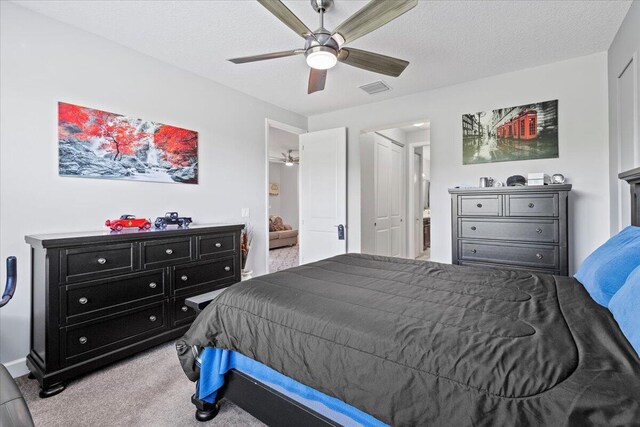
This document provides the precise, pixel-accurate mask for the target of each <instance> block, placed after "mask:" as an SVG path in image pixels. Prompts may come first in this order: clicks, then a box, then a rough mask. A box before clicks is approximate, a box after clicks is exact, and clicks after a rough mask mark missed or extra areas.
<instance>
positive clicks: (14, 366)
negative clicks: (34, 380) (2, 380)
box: [3, 357, 29, 378]
mask: <svg viewBox="0 0 640 427" xmlns="http://www.w3.org/2000/svg"><path fill="white" fill-rule="evenodd" d="M3 365H4V366H5V367H6V368H7V371H9V373H10V374H11V376H12V377H13V378H18V377H21V376H23V375H27V374H28V373H29V369H27V359H26V358H24V357H21V358H20V359H16V360H13V361H11V362H7V363H3Z"/></svg>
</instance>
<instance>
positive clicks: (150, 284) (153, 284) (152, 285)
mask: <svg viewBox="0 0 640 427" xmlns="http://www.w3.org/2000/svg"><path fill="white" fill-rule="evenodd" d="M156 286H158V285H157V284H156V282H151V283H149V287H150V288H151V289H155V288H156Z"/></svg>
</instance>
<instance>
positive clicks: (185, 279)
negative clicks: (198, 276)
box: [180, 274, 189, 282]
mask: <svg viewBox="0 0 640 427" xmlns="http://www.w3.org/2000/svg"><path fill="white" fill-rule="evenodd" d="M180 280H182V281H183V282H186V281H187V280H189V277H187V275H186V274H185V275H184V276H182V277H180Z"/></svg>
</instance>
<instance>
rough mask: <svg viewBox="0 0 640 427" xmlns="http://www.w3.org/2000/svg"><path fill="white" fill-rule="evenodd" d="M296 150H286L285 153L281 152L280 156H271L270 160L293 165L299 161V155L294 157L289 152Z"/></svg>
mask: <svg viewBox="0 0 640 427" xmlns="http://www.w3.org/2000/svg"><path fill="white" fill-rule="evenodd" d="M294 151H298V150H288V151H287V152H286V153H281V154H282V157H271V160H274V161H278V162H282V163H284V164H285V165H287V166H293V165H297V164H298V163H300V157H295V156H294V155H292V154H291V153H293V152H294Z"/></svg>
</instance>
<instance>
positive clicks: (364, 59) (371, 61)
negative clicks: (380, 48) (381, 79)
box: [338, 48, 409, 77]
mask: <svg viewBox="0 0 640 427" xmlns="http://www.w3.org/2000/svg"><path fill="white" fill-rule="evenodd" d="M338 61H340V62H344V63H345V64H347V65H351V66H353V67H358V68H362V69H363V70H368V71H373V72H374V73H380V74H386V75H387V76H392V77H398V76H399V75H400V74H402V72H403V71H404V69H405V68H407V66H408V65H409V61H405V60H403V59H398V58H393V57H391V56H386V55H381V54H379V53H373V52H368V51H366V50H360V49H353V48H342V49H340V53H339V54H338Z"/></svg>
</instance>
